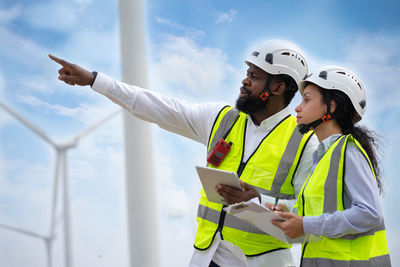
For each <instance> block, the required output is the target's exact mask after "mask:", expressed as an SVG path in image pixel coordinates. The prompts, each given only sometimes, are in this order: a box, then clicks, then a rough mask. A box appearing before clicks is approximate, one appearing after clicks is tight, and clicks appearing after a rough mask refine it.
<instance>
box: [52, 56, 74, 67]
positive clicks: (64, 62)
mask: <svg viewBox="0 0 400 267" xmlns="http://www.w3.org/2000/svg"><path fill="white" fill-rule="evenodd" d="M49 58H51V59H52V60H54V61H55V62H57V63H58V64H60V65H62V66H63V67H67V66H69V65H70V63H69V62H67V61H65V60H64V59H61V58H58V57H56V56H53V55H52V54H49Z"/></svg>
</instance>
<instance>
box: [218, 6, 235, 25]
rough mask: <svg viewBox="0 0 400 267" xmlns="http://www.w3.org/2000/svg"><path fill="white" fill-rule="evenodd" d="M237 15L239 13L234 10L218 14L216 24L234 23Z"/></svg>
mask: <svg viewBox="0 0 400 267" xmlns="http://www.w3.org/2000/svg"><path fill="white" fill-rule="evenodd" d="M236 14H237V11H236V10H234V9H231V10H229V12H222V13H218V14H217V20H216V23H220V22H232V21H233V20H234V19H235V16H236Z"/></svg>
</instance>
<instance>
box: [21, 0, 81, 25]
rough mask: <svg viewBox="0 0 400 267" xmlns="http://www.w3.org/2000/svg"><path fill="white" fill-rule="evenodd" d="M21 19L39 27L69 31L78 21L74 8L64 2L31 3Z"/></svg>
mask: <svg viewBox="0 0 400 267" xmlns="http://www.w3.org/2000/svg"><path fill="white" fill-rule="evenodd" d="M23 19H24V20H25V21H26V22H27V23H28V24H29V25H31V26H33V27H36V28H39V29H51V30H57V31H71V30H72V29H75V28H76V26H77V24H78V23H79V18H78V14H77V10H76V8H75V7H74V6H73V5H71V4H66V3H43V4H37V5H31V6H28V7H27V8H26V10H25V11H24V16H23Z"/></svg>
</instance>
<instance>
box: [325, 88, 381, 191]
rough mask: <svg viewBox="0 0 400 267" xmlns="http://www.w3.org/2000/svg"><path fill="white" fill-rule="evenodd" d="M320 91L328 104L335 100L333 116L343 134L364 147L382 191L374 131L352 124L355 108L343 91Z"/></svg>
mask: <svg viewBox="0 0 400 267" xmlns="http://www.w3.org/2000/svg"><path fill="white" fill-rule="evenodd" d="M320 91H321V94H322V98H323V101H324V102H325V103H326V104H327V105H330V100H334V101H335V103H336V109H335V112H333V118H334V119H335V120H336V121H337V122H338V124H339V126H340V127H341V128H342V132H343V134H351V135H352V136H353V137H354V138H355V139H356V140H357V141H358V142H359V143H360V144H361V146H362V147H363V148H364V150H365V152H366V153H367V155H368V158H369V160H370V161H371V164H372V167H373V169H374V172H375V176H376V182H377V184H378V188H379V191H380V193H382V191H383V185H382V179H381V170H380V168H379V165H378V163H379V159H380V155H381V154H380V141H379V140H378V138H377V137H376V133H375V132H374V131H372V130H369V129H368V128H367V127H365V126H359V125H354V123H353V118H354V114H355V109H354V107H353V104H352V103H351V101H350V99H349V97H348V96H347V95H346V94H345V93H343V92H341V91H339V90H326V89H320Z"/></svg>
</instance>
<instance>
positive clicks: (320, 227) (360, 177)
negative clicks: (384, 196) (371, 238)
mask: <svg viewBox="0 0 400 267" xmlns="http://www.w3.org/2000/svg"><path fill="white" fill-rule="evenodd" d="M339 137H340V135H339V134H334V135H332V136H330V137H328V138H326V139H325V140H323V141H322V142H321V143H320V144H319V146H318V149H317V151H315V153H314V155H313V162H314V163H313V170H314V168H315V167H316V165H317V164H318V162H319V161H320V159H321V158H322V157H323V155H324V154H325V152H326V151H327V150H328V149H329V148H330V147H331V146H332V144H333V143H334V142H335V141H336V140H337V139H338V138H339ZM345 159H346V162H345V166H346V168H345V173H344V177H345V179H344V191H343V202H344V208H345V210H344V211H336V212H333V213H324V214H322V215H320V216H306V217H303V228H304V232H305V233H306V234H310V233H312V234H316V235H322V236H325V237H332V238H334V237H340V236H343V235H347V234H357V233H363V232H367V231H369V230H371V229H372V228H374V227H376V226H377V225H379V224H380V223H381V222H382V220H383V215H382V207H381V206H382V205H381V198H380V196H379V189H378V186H377V184H376V181H375V178H374V176H373V174H372V171H371V168H370V166H369V164H368V162H367V161H366V160H365V158H364V156H363V155H362V154H361V152H360V151H359V150H358V148H357V147H356V145H355V144H354V143H353V142H349V143H348V145H347V149H346V155H345Z"/></svg>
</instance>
